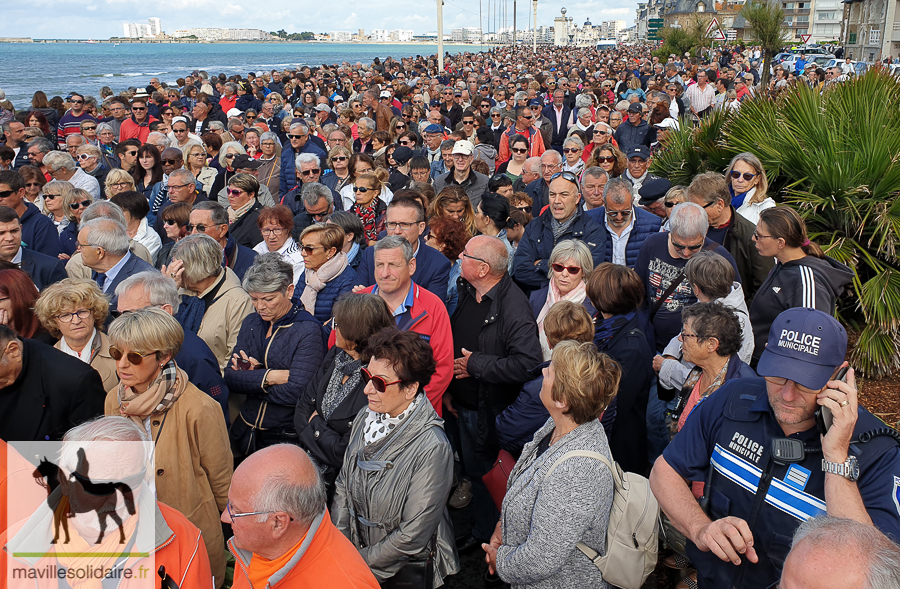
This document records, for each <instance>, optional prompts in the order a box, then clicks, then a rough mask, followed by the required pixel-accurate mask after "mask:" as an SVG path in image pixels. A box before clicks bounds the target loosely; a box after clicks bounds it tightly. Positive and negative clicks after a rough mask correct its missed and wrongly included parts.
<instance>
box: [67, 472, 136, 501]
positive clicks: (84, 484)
mask: <svg viewBox="0 0 900 589" xmlns="http://www.w3.org/2000/svg"><path fill="white" fill-rule="evenodd" d="M146 475H147V470H146V469H144V470H142V471H141V472H139V473H137V474H135V475H132V476H130V477H128V478H125V479H121V480H116V481H96V480H94V481H92V480H91V479H89V478H87V477H86V476H84V475H82V474H79V473H77V472H73V473H72V478H73V479H75V480H76V481H78V482H79V483H81V488H82V489H84V492H85V493H87V494H88V495H94V496H95V497H108V496H109V495H112V494H113V493H115V492H116V490H117V489H120V488H121V489H122V490H124V489H130V490H134V489H136V488H138V487H140V486H141V483H142V482H143V481H144V477H145V476H146Z"/></svg>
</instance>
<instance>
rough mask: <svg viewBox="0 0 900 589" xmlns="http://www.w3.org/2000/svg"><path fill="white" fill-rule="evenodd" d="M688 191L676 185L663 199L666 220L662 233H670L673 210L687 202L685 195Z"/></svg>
mask: <svg viewBox="0 0 900 589" xmlns="http://www.w3.org/2000/svg"><path fill="white" fill-rule="evenodd" d="M686 189H687V187H685V186H681V185H680V184H676V185H675V186H673V187H671V188H669V190H668V191H666V196H665V197H664V198H663V204H664V205H665V207H666V220H665V221H664V222H663V224H662V228H661V229H660V231H662V232H667V231H669V218H670V217H671V216H672V210H673V209H674V208H675V207H676V206H677V205H680V204H681V203H683V202H684V201H685V200H686V197H685V195H684V193H685V191H686Z"/></svg>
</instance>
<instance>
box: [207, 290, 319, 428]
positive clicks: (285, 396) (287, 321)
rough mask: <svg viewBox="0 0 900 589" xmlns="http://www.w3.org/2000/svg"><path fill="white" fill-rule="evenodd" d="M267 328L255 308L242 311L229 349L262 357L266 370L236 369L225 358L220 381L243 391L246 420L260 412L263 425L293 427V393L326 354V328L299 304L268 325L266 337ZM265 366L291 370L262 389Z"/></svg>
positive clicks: (251, 420) (297, 393) (253, 420)
mask: <svg viewBox="0 0 900 589" xmlns="http://www.w3.org/2000/svg"><path fill="white" fill-rule="evenodd" d="M268 330H269V324H268V323H267V322H266V321H263V319H262V317H260V316H259V313H251V314H250V315H247V317H246V319H244V323H243V324H242V325H241V331H240V333H239V334H238V338H237V343H236V344H235V346H234V353H236V354H237V353H240V351H242V350H243V351H244V353H245V354H247V355H248V356H251V357H253V358H256V359H257V360H259V361H260V362H262V364H263V366H264V367H265V368H266V370H235V369H233V368H232V366H231V363H229V364H228V366H227V367H226V368H225V383H226V384H227V385H228V390H229V392H231V393H240V394H243V395H247V400H246V401H244V405H243V407H242V408H241V417H240V419H242V420H243V421H244V422H245V423H247V424H249V425H253V424H254V423H256V422H257V419H258V417H259V416H262V421H261V423H260V424H259V426H260V427H262V428H265V429H268V428H285V429H289V430H292V429H294V409H295V407H296V406H297V399H299V398H300V395H301V394H303V391H304V390H305V389H306V385H307V384H308V383H309V381H310V379H312V377H313V376H314V375H315V374H316V371H318V370H319V367H320V366H321V365H322V359H323V358H324V357H325V334H324V331H323V330H322V327H321V326H320V325H319V322H318V321H316V320H315V319H314V318H313V316H312V315H310V314H309V313H307V312H306V311H304V310H303V307H302V306H298V305H294V306H293V307H292V308H291V310H290V311H288V312H287V314H286V315H285V316H284V317H282V318H281V319H279V320H278V321H276V322H275V323H274V324H273V325H272V337H269V338H267V337H266V333H267V332H268ZM268 370H290V376H289V377H288V382H287V383H286V384H280V385H271V386H268V387H265V389H263V386H262V383H263V377H264V376H265V374H266V372H267V371H268ZM263 403H265V404H266V407H265V411H263Z"/></svg>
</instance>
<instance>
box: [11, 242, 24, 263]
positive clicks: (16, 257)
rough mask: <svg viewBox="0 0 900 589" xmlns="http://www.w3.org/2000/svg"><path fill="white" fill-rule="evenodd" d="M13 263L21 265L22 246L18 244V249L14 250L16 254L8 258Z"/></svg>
mask: <svg viewBox="0 0 900 589" xmlns="http://www.w3.org/2000/svg"><path fill="white" fill-rule="evenodd" d="M10 261H11V262H12V263H13V264H18V265H19V266H21V265H22V246H21V245H20V246H19V251H17V252H16V255H14V256H13V259H12V260H10Z"/></svg>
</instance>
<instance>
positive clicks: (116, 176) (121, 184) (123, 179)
mask: <svg viewBox="0 0 900 589" xmlns="http://www.w3.org/2000/svg"><path fill="white" fill-rule="evenodd" d="M103 187H104V188H105V189H106V197H107V198H112V197H114V196H115V195H117V194H121V193H123V192H129V191H133V190H136V188H135V185H134V178H133V177H132V176H131V174H129V173H128V172H126V171H125V170H122V169H120V168H114V169H112V170H110V171H109V174H107V175H106V182H105V183H104V185H103Z"/></svg>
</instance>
